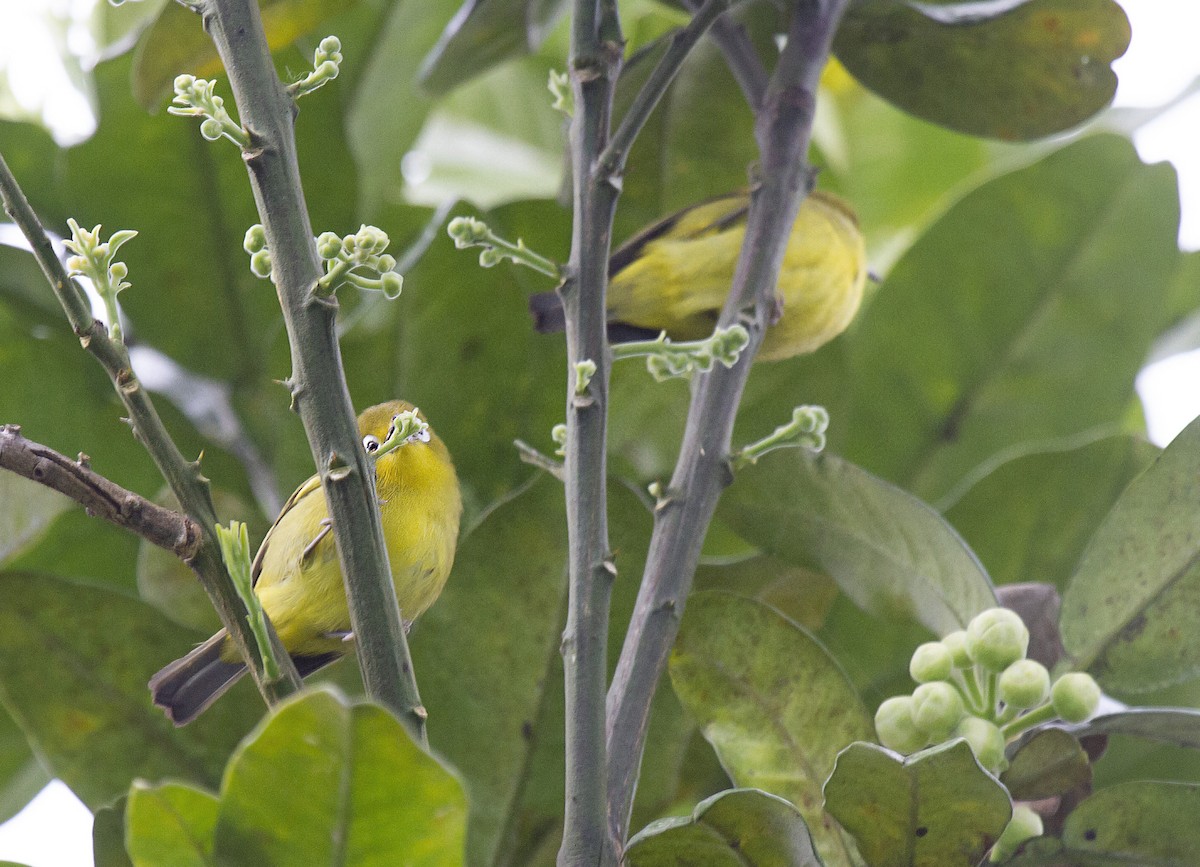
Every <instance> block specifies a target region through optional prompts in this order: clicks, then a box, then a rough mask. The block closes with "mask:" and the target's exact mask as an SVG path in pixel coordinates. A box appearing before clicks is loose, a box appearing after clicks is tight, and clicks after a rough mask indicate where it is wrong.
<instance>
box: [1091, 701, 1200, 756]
mask: <svg viewBox="0 0 1200 867" xmlns="http://www.w3.org/2000/svg"><path fill="white" fill-rule="evenodd" d="M1071 731H1072V732H1074V733H1075V735H1076V736H1078V737H1084V736H1087V735H1132V736H1134V737H1138V738H1145V739H1146V740H1152V741H1161V742H1163V743H1168V744H1176V745H1178V746H1181V747H1188V748H1190V749H1194V750H1200V710H1196V709H1195V708H1186V707H1132V708H1129V709H1128V710H1123V711H1118V712H1116V713H1107V714H1101V715H1100V716H1097V717H1094V718H1092V719H1090V720H1088V721H1087V722H1085V723H1080V724H1079V725H1078V726H1072V727H1071Z"/></svg>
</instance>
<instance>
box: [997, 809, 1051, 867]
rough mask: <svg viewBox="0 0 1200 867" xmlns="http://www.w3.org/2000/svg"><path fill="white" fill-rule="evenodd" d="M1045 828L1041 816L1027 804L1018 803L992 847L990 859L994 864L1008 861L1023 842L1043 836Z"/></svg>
mask: <svg viewBox="0 0 1200 867" xmlns="http://www.w3.org/2000/svg"><path fill="white" fill-rule="evenodd" d="M1044 830H1045V829H1044V827H1043V826H1042V817H1041V816H1039V815H1038V814H1037V813H1035V812H1033V810H1031V809H1030V808H1029V807H1028V806H1026V805H1025V804H1017V805H1016V806H1014V807H1013V814H1012V818H1011V819H1010V820H1009V821H1008V825H1006V826H1005V828H1004V831H1002V832H1001V834H1000V839H998V840H997V841H996V845H995V846H993V847H992V853H991V855H989V856H988V860H989V861H991V862H992V863H993V864H999V863H1001V862H1002V861H1007V860H1008V859H1009V858H1011V857H1012V856H1013V855H1015V854H1017V849H1019V848H1020V847H1021V844H1022V843H1024V842H1025V841H1026V840H1031V839H1033V838H1034V837H1040V836H1042V832H1043V831H1044Z"/></svg>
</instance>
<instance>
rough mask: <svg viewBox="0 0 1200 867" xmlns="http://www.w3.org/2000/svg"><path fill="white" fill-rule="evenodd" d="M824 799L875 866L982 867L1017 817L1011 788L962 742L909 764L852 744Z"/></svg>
mask: <svg viewBox="0 0 1200 867" xmlns="http://www.w3.org/2000/svg"><path fill="white" fill-rule="evenodd" d="M825 801H826V809H828V810H829V812H830V813H832V814H833V815H834V817H835V818H837V820H838V821H839V822H841V823H842V825H843V826H845V828H846V829H847V830H848V831H849V832H850V833H851V834H853V835H854V839H855V841H856V842H857V843H858V848H859V851H860V852H862V855H863V857H864V858H865V859H866V862H867V863H868V864H870V865H871V867H942V865H947V864H976V863H978V862H979V860H980V859H981V858H982V857H983V855H984V854H985V853H986V852H987V851H988V849H990V848H991V845H992V843H994V842H995V841H996V838H997V837H999V836H1000V832H1001V831H1003V830H1004V826H1005V825H1007V824H1008V819H1009V816H1010V815H1011V814H1012V804H1011V803H1010V801H1009V799H1008V793H1007V792H1005V790H1004V787H1003V786H1001V785H1000V783H998V782H997V781H996V778H995V777H993V776H992V775H991V774H989V773H987V772H986V771H984V770H983V768H981V767H980V766H979V763H978V762H977V761H975V756H974V755H973V754H972V752H971V748H970V747H969V746H967V744H966V742H965V741H961V740H960V741H955V742H953V743H951V744H944V745H942V746H937V747H932V748H931V749H928V750H923V751H922V752H919V753H916V754H914V755H911V756H909V757H908V758H902V757H901V756H898V755H896V754H895V753H893V752H891V751H890V750H885V749H884V748H883V747H879V746H876V745H875V744H866V743H856V744H852V745H850V746H849V747H847V748H846V749H845V750H843V751H842V753H841V755H839V756H838V758H837V767H836V768H834V770H833V775H832V776H831V777H830V778H829V782H828V783H826V784H825Z"/></svg>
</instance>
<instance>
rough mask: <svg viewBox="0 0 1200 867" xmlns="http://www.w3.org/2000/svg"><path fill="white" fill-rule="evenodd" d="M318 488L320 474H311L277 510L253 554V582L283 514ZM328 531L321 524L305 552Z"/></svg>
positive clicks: (260, 568)
mask: <svg viewBox="0 0 1200 867" xmlns="http://www.w3.org/2000/svg"><path fill="white" fill-rule="evenodd" d="M320 489H321V478H320V476H312V477H310V478H309V479H308V481H306V482H305V483H304V484H302V485H301V486H300V487H298V488H296V490H295V491H293V492H292V495H291V496H290V497H288V500H287V502H286V503H284V504H283V508H282V509H280V510H279V516H278V517H277V518H276V519H275V523H273V524H272V525H271V529H269V530H267V535H266V536H264V537H263V540H262V544H261V545H259V546H258V553H257V554H255V555H254V562H253V563H252V564H251V565H250V578H251V580H252V581H253V583H255V584H257V583H258V576H259V573H260V572H261V571H262V564H263V557H265V556H266V553H267V546H268V545H270V544H271V535H272V534H273V533H274V532H275V528H276V527H278V526H279V522H280V521H282V520H283V516H284V515H286V514H287V513H288V512H290V511H291V510H292V509H293V508H294V507H295V506H296V504H297V503H299V502H300V501H301V500H303V499H304V498H305V497H307V496H309V495H311V494H315V493H317V492H319V491H320ZM328 532H329V525H328V524H325V525H323V528H322V529H321V530H320V531H319V532H318V533H317V535H316V537H315V538H314V539H313V540H312V541H311V542H309V543H308V545H306V546H305V548H304V550H305V552H306V553H307V552H308V551H310V550H311V549H312V548H313V547H314V546H315V545H316V544H317V542H319V541H321V539H323V538H324V537H325V535H326V534H327V533H328Z"/></svg>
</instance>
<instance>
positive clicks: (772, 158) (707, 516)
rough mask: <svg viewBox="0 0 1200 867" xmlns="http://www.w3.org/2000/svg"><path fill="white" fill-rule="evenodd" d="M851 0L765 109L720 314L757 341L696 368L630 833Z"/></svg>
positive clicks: (671, 496)
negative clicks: (824, 83)
mask: <svg viewBox="0 0 1200 867" xmlns="http://www.w3.org/2000/svg"><path fill="white" fill-rule="evenodd" d="M847 3H848V0H806V2H800V3H796V4H794V6H793V12H792V19H791V22H790V25H789V30H788V34H787V35H788V39H787V44H786V46H785V47H784V50H783V52H782V53H781V55H780V58H779V62H778V64H777V66H776V68H775V71H774V73H773V74H772V76H771V79H770V81H769V83H768V86H767V88H766V91H765V93H764V94H763V99H762V102H761V106H759V107H756V110H755V116H756V117H755V120H756V122H755V137H756V139H757V141H758V146H759V153H760V155H761V168H760V176H761V179H762V180H761V183H760V184H759V185H758V186H757V188H756V189H755V190H754V191H753V193H752V194H751V202H750V210H749V213H748V215H747V222H746V238H745V241H744V243H743V246H742V255H741V258H740V259H739V261H738V266H737V270H736V272H735V276H734V282H733V288H732V290H731V291H730V295H729V298H728V300H727V301H726V304H725V307H724V309H723V310H722V312H721V317H720V321H719V324H721V325H724V326H729V325H732V324H733V323H735V322H737V323H739V324H741V325H743V326H745V327H746V329H747V330H748V331H749V333H750V345H749V346H748V347H747V349H746V351H745V352H743V353H742V356H741V358H740V359H739V361H738V363H737V364H735V365H734V366H733V367H730V368H726V367H723V366H714V368H713V369H712V370H711V371H710V372H708V373H703V374H700V375H698V376H697V377H696V379H695V386H694V391H693V397H692V401H691V405H690V407H689V410H688V419H687V425H686V428H685V430H684V435H683V443H682V446H681V449H680V455H679V460H678V462H677V463H676V465H675V472H674V474H673V475H672V477H671V482H670V484H669V486H668V490H667V493H668V496H667V497H666V498H665V500H664V504H663V505H662V506H661V507H659V508H658V509H657V510H656V512H655V522H654V531H653V534H652V536H651V541H650V551H649V554H648V557H647V561H646V571H645V574H644V576H643V579H642V584H641V588H640V590H639V592H638V599H637V603H636V606H635V608H634V613H633V617H632V619H631V621H630V625H629V630H628V632H627V633H626V636H625V644H624V646H623V647H622V649H621V657H620V660H619V661H618V663H617V671H616V675H615V676H614V679H613V683H612V686H611V688H610V689H609V694H608V729H607V730H608V745H609V755H610V763H609V780H608V797H609V807H608V819H609V827H610V831H611V833H612V835H613V836H614V837H616V838H617V839H622V840H623V839H625V837H626V834H627V830H628V825H629V814H630V809H631V807H632V804H633V794H634V790H635V788H636V783H637V776H638V768H639V766H640V764H641V756H642V749H643V747H644V745H645V739H646V729H647V726H648V724H649V713H650V701H651V699H652V698H653V696H654V691H655V689H656V687H657V685H658V681H659V677H660V676H661V674H662V671H663V668H664V667H665V664H666V659H667V654H668V652H669V650H670V648H671V645H672V644H673V643H674V641H675V636H676V634H677V633H678V631H679V623H680V620H681V617H682V615H683V610H684V605H685V602H686V600H687V594H688V591H689V590H690V589H691V583H692V576H693V574H694V572H695V569H696V564H697V562H698V560H699V556H700V548H701V545H702V543H703V541H704V536H705V531H706V530H707V528H708V524H709V521H710V520H711V519H712V515H713V512H714V510H715V509H716V503H717V499H718V497H719V496H720V493H721V491H722V490H723V489H724V487H725V486H726V485H727V484H728V483H729V481H730V478H731V476H730V471H729V466H728V462H727V456H728V455H729V450H730V438H731V435H732V431H733V420H734V417H735V415H736V413H737V406H738V403H739V401H740V399H741V394H742V390H743V389H744V387H745V383H746V379H747V376H748V375H749V371H750V365H751V363H752V362H753V360H754V355H755V354H756V353H757V351H758V347H759V345H760V344H761V342H762V336H763V331H764V330H765V328H766V324H767V321H768V316H769V313H770V309H771V304H772V297H771V296H772V293H773V291H774V287H775V284H776V281H777V280H778V275H779V268H780V264H781V262H782V259H783V253H784V251H785V249H786V247H787V241H788V234H789V232H790V229H791V225H792V221H793V220H794V219H795V216H796V213H797V211H798V210H799V207H800V203H801V201H802V199H803V197H804V195H805V193H806V192H807V189H808V187H809V184H810V180H811V173H810V171H809V169H808V166H807V163H806V160H805V157H806V154H807V150H808V143H809V139H810V136H811V133H812V122H813V114H814V110H815V107H816V92H817V85H818V81H819V78H820V74H821V69H822V68H823V67H824V65H825V61H826V59H827V58H828V56H829V48H830V44H831V42H832V40H833V34H834V31H835V30H836V29H837V25H838V22H839V21H840V19H841V16H842V13H843V12H844V11H845V7H846V5H847Z"/></svg>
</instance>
